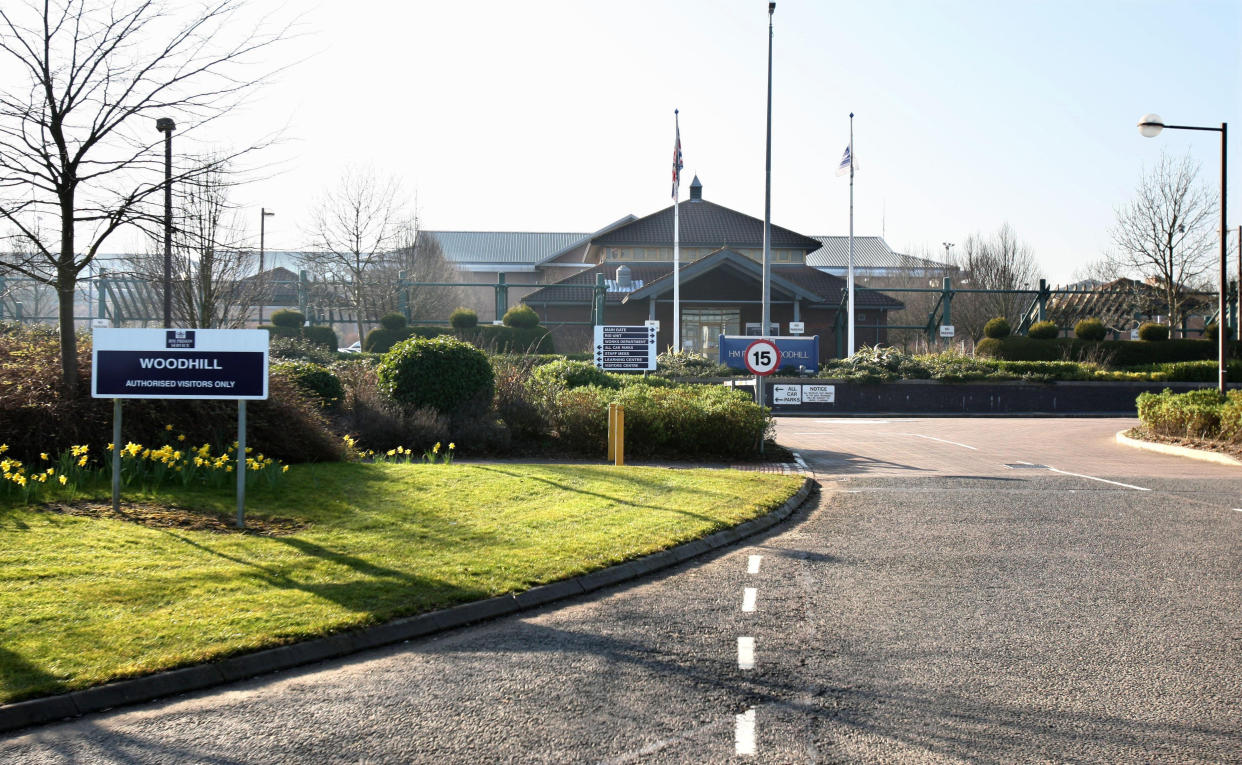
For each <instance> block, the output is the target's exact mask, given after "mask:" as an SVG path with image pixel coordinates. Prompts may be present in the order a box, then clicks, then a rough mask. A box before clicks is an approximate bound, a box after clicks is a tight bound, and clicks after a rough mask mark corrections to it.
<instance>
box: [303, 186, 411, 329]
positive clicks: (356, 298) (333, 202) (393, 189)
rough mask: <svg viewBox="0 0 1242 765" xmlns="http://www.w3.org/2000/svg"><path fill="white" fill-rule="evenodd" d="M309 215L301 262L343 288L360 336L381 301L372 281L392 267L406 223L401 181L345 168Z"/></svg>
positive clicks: (387, 277)
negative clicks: (307, 248) (308, 246)
mask: <svg viewBox="0 0 1242 765" xmlns="http://www.w3.org/2000/svg"><path fill="white" fill-rule="evenodd" d="M313 220H314V223H313V224H312V225H313V228H312V230H311V232H310V235H311V251H310V252H307V253H305V254H304V255H303V256H302V260H303V264H304V265H305V266H306V268H307V269H308V270H310V271H312V272H314V273H316V274H317V275H320V276H325V277H328V279H329V280H330V281H331V280H335V281H336V282H337V284H338V285H339V288H340V289H341V290H343V291H344V293H345V297H346V299H347V302H348V303H349V305H350V306H351V307H352V308H353V310H354V316H355V323H356V325H357V329H358V339H359V340H362V339H363V338H364V337H365V336H366V333H365V325H366V323H367V322H368V321H372V320H374V319H375V318H377V317H378V312H379V310H380V309H381V308H382V307H383V305H382V304H383V302H384V298H383V294H384V293H383V292H381V293H380V294H379V295H377V294H376V290H375V285H376V284H381V283H386V282H388V281H389V280H390V279H391V277H392V275H393V274H394V273H395V270H396V266H397V262H396V259H395V255H394V251H395V250H396V248H397V247H398V246H399V244H400V243H401V241H402V235H403V232H404V231H405V230H406V228H407V226H409V225H410V216H409V215H407V213H406V212H405V209H404V203H403V199H402V197H401V186H400V184H399V183H398V182H397V180H396V179H394V178H391V177H387V178H380V177H377V175H376V174H375V171H374V170H372V169H370V168H359V167H351V168H348V169H347V170H346V171H345V174H344V176H343V177H342V179H341V182H340V184H339V185H337V186H336V187H335V188H333V189H332V190H330V191H329V192H327V193H326V194H325V195H324V196H323V198H322V199H321V200H320V202H319V205H318V207H317V208H316V210H315V213H314V218H313ZM328 275H333V276H328ZM334 277H335V279H334Z"/></svg>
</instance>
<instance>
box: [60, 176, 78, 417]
mask: <svg viewBox="0 0 1242 765" xmlns="http://www.w3.org/2000/svg"><path fill="white" fill-rule="evenodd" d="M60 220H61V232H60V261H59V262H58V263H57V264H56V308H57V310H56V315H57V318H58V319H59V321H60V375H61V389H62V393H63V394H64V396H65V398H66V399H75V398H77V397H78V336H77V334H76V333H75V331H74V326H73V294H74V289H75V288H76V287H77V282H78V274H77V271H75V270H74V265H75V258H74V252H73V244H74V242H73V193H72V192H69V193H66V194H62V195H61V198H60Z"/></svg>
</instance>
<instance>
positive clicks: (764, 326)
mask: <svg viewBox="0 0 1242 765" xmlns="http://www.w3.org/2000/svg"><path fill="white" fill-rule="evenodd" d="M774 13H776V3H768V139H767V152H766V158H765V160H764V181H763V310H762V311H761V312H760V316H759V320H760V322H761V324H760V325H759V336H760V337H768V336H769V335H770V334H771V331H770V330H769V329H768V327H769V326H770V324H771V320H772V14H774ZM757 392H758V394H759V405H760V406H763V389H762V388H758V389H757Z"/></svg>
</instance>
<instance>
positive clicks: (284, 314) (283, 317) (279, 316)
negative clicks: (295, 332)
mask: <svg viewBox="0 0 1242 765" xmlns="http://www.w3.org/2000/svg"><path fill="white" fill-rule="evenodd" d="M305 323H306V314H304V313H302V312H301V311H291V310H289V309H287V308H285V309H282V310H279V311H276V312H275V313H273V314H272V324H273V325H274V326H277V327H286V328H289V329H297V328H299V327H301V326H302V325H303V324H305Z"/></svg>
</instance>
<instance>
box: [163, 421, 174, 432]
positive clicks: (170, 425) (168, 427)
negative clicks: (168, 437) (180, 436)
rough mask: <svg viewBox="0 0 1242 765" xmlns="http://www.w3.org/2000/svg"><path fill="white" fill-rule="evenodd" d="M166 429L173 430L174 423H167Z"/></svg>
mask: <svg viewBox="0 0 1242 765" xmlns="http://www.w3.org/2000/svg"><path fill="white" fill-rule="evenodd" d="M164 430H168V431H171V430H172V424H171V423H170V424H168V425H165V426H164Z"/></svg>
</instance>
